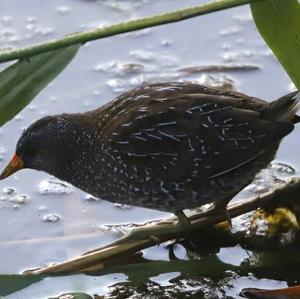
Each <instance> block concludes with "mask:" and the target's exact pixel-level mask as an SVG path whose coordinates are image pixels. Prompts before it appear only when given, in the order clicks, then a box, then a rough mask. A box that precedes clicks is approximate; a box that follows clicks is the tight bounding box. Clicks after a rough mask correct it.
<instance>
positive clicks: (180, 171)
mask: <svg viewBox="0 0 300 299" xmlns="http://www.w3.org/2000/svg"><path fill="white" fill-rule="evenodd" d="M139 95H140V94H139ZM231 95H232V94H229V95H228V94H225V95H224V94H215V95H213V96H212V95H209V94H206V93H199V92H198V93H197V92H193V93H184V92H181V93H180V92H179V93H178V92H177V93H170V94H169V95H166V94H165V90H164V96H161V95H160V94H159V92H157V93H156V94H152V96H151V97H146V96H145V97H144V98H143V97H140V99H139V100H136V101H134V100H131V101H128V102H127V104H126V105H123V107H122V110H119V111H121V113H118V115H116V116H115V117H114V119H113V118H112V119H110V120H108V121H107V122H106V125H105V128H104V130H105V131H106V134H105V135H106V136H110V137H109V144H110V148H111V149H112V150H113V151H115V152H118V153H119V155H120V157H121V159H122V161H124V163H125V164H127V165H134V166H135V167H137V168H144V169H147V170H148V171H149V172H151V174H152V175H154V176H157V177H161V178H164V179H167V180H170V181H174V180H176V179H177V178H179V177H180V176H183V175H185V176H187V177H188V176H193V177H198V178H199V179H203V180H206V179H207V178H211V177H215V176H218V175H222V174H224V173H226V172H228V171H230V170H232V169H235V168H237V167H239V166H240V165H243V164H244V163H247V162H249V161H251V160H253V159H255V158H256V157H258V156H259V155H261V154H262V153H263V152H264V151H265V150H266V149H267V148H268V147H269V145H270V144H272V143H274V142H278V141H279V140H280V139H281V138H282V137H283V136H285V135H286V134H288V133H289V132H290V131H291V130H292V129H293V125H292V124H290V123H282V122H273V121H267V120H264V119H262V118H261V117H260V113H259V112H256V111H253V110H250V108H251V107H252V106H253V105H252V104H251V101H249V102H250V106H249V105H248V104H249V103H247V102H246V103H245V101H244V100H238V99H240V95H241V94H237V95H238V96H237V97H232V96H231ZM132 96H133V99H134V95H132ZM247 105H248V106H247ZM251 105H252V106H251ZM260 105H262V104H261V103H260ZM249 107H250V108H249Z"/></svg>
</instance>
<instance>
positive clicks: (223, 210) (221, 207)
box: [211, 201, 232, 228]
mask: <svg viewBox="0 0 300 299" xmlns="http://www.w3.org/2000/svg"><path fill="white" fill-rule="evenodd" d="M211 213H213V214H215V215H217V214H220V215H221V214H225V217H226V218H225V219H226V221H227V223H228V225H229V226H230V228H232V221H231V216H230V214H229V212H228V210H227V202H226V204H224V202H222V201H220V202H219V203H216V204H215V203H214V206H213V208H212V210H211Z"/></svg>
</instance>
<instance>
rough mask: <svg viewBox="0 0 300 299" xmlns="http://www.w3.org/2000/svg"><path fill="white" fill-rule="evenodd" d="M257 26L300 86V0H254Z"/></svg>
mask: <svg viewBox="0 0 300 299" xmlns="http://www.w3.org/2000/svg"><path fill="white" fill-rule="evenodd" d="M251 10H252V15H253V18H254V21H255V23H256V27H257V29H258V30H259V32H260V34H261V35H262V37H263V38H264V40H265V41H266V43H267V44H268V45H269V47H270V48H271V49H272V51H273V53H274V54H275V55H276V57H277V58H278V60H279V61H280V63H281V64H282V66H283V67H284V69H285V70H286V72H287V73H288V75H289V76H290V78H291V80H292V81H293V82H294V83H295V85H296V86H297V88H298V89H300V4H299V2H298V1H297V0H262V1H255V2H253V3H251Z"/></svg>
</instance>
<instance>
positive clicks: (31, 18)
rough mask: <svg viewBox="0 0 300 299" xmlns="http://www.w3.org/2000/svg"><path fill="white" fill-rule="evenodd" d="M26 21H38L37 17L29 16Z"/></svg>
mask: <svg viewBox="0 0 300 299" xmlns="http://www.w3.org/2000/svg"><path fill="white" fill-rule="evenodd" d="M26 21H27V22H28V23H35V22H36V17H28V18H27V19H26Z"/></svg>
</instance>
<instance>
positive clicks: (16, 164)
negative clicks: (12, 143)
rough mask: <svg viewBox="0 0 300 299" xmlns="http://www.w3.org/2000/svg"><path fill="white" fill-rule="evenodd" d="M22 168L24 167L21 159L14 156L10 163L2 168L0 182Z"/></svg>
mask: <svg viewBox="0 0 300 299" xmlns="http://www.w3.org/2000/svg"><path fill="white" fill-rule="evenodd" d="M23 167H24V162H23V161H22V159H21V158H20V157H19V156H18V155H16V154H14V156H13V157H12V159H11V161H10V162H9V163H8V165H7V166H6V167H5V168H4V170H3V171H2V173H1V174H0V180H3V179H5V178H7V177H9V176H10V175H12V174H13V173H15V172H17V171H18V170H20V169H22V168H23Z"/></svg>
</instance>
